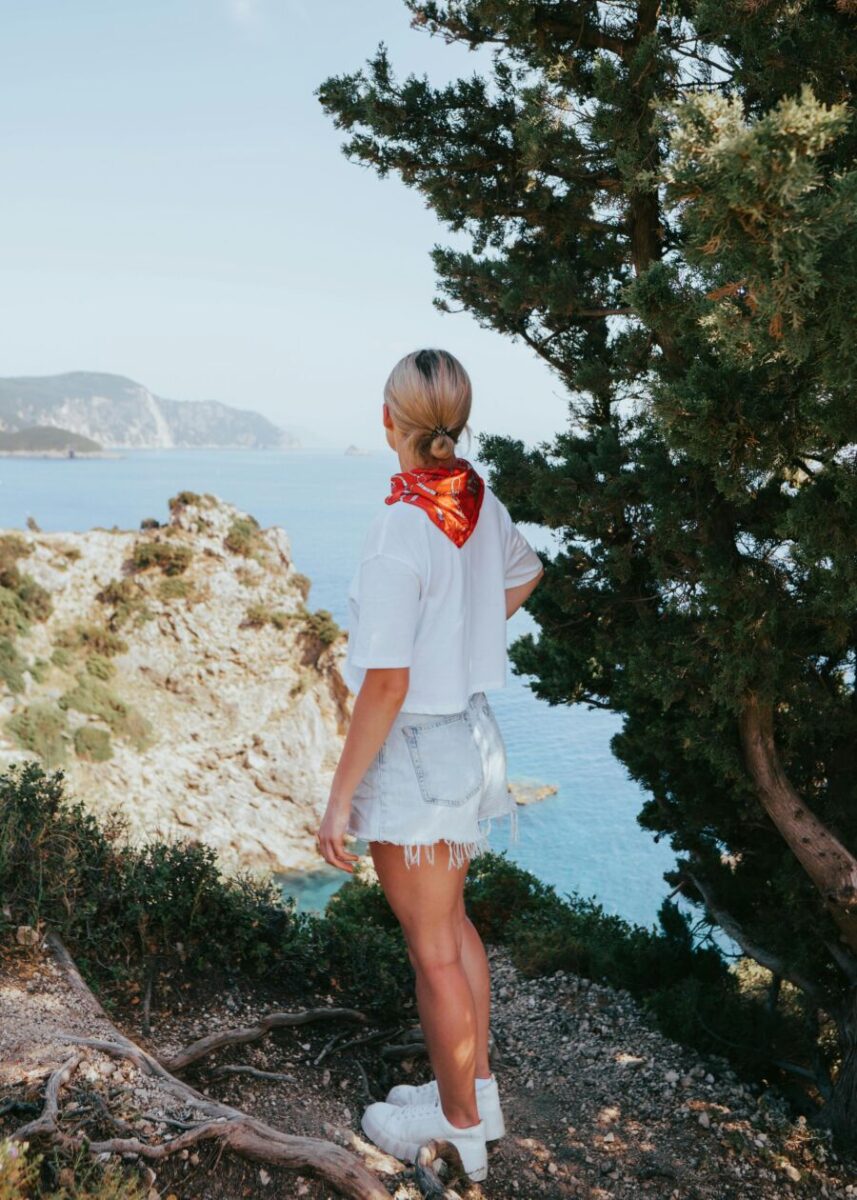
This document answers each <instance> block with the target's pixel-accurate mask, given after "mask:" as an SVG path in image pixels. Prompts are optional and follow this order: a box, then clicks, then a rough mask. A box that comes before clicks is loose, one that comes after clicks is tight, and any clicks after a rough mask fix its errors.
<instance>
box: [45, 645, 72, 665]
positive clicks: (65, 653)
mask: <svg viewBox="0 0 857 1200" xmlns="http://www.w3.org/2000/svg"><path fill="white" fill-rule="evenodd" d="M51 662H52V663H53V664H54V666H55V667H59V669H60V670H61V671H67V670H68V669H69V667H70V666H71V665H72V664H73V663H74V655H73V654H72V652H71V651H70V650H68V649H67V648H66V647H65V646H57V647H56V648H55V649H54V651H53V652H52V654H51Z"/></svg>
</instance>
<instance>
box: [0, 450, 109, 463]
mask: <svg viewBox="0 0 857 1200" xmlns="http://www.w3.org/2000/svg"><path fill="white" fill-rule="evenodd" d="M124 457H125V455H124V454H114V453H112V452H111V451H109V450H90V451H87V450H75V451H74V452H73V453H69V451H68V450H0V458H52V459H58V460H60V461H62V462H76V461H77V460H78V459H92V458H102V459H104V458H106V459H114V458H124Z"/></svg>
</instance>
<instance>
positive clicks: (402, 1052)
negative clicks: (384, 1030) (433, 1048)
mask: <svg viewBox="0 0 857 1200" xmlns="http://www.w3.org/2000/svg"><path fill="white" fill-rule="evenodd" d="M427 1053H428V1051H427V1050H426V1044H425V1042H405V1043H404V1045H397V1046H382V1047H381V1057H382V1058H384V1059H387V1060H388V1061H393V1060H397V1059H400V1058H419V1057H420V1056H421V1055H424V1054H427Z"/></svg>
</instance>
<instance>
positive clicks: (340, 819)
mask: <svg viewBox="0 0 857 1200" xmlns="http://www.w3.org/2000/svg"><path fill="white" fill-rule="evenodd" d="M350 813H351V805H350V804H342V803H341V802H340V801H337V800H334V799H333V797H331V798H330V800H328V802H327V808H326V809H325V813H324V817H323V818H322V821H321V825H320V826H319V829H318V833H317V834H316V839H317V841H318V848H319V850H320V851H321V853H322V854H323V855H324V857H325V859H326V860H327V862H329V863H330V865H331V866H332V867H338V868H339V870H340V871H347V872H348V873H349V875H353V874H354V868H353V867H352V866H351V865H350V864H351V863H355V862H357V860H358V858H359V857H360V856H359V855H358V854H352V853H351V851H350V850H346V849H345V830H346V829H347V828H348V818H349V816H350Z"/></svg>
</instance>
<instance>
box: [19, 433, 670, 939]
mask: <svg viewBox="0 0 857 1200" xmlns="http://www.w3.org/2000/svg"><path fill="white" fill-rule="evenodd" d="M471 457H472V458H473V456H471ZM473 461H475V458H474V459H473ZM397 466H398V461H397V459H396V458H395V457H394V455H393V454H392V452H387V453H377V454H373V455H366V456H354V457H349V456H345V455H343V454H340V453H321V452H299V453H282V452H277V451H270V452H268V451H240V450H235V451H219V450H218V451H182V450H171V451H136V452H131V453H128V454H127V455H126V456H125V457H123V458H121V459H104V460H92V461H87V462H83V461H79V460H78V461H65V460H57V461H50V460H40V459H17V460H16V459H3V460H0V525H2V526H3V527H5V528H10V527H17V528H22V527H23V526H24V524H25V522H26V518H27V516H28V515H31V516H33V517H34V518H35V519H36V520H37V521H38V523H39V525H40V526H41V528H42V529H44V530H46V531H58V530H84V529H89V528H91V527H92V526H94V525H101V526H106V527H108V528H109V527H111V526H113V525H118V526H119V527H120V528H128V529H135V528H137V527H138V526H139V524H140V521H141V520H142V519H143V518H144V517H157V518H158V519H159V520H165V519H166V516H167V500H168V498H169V497H170V496H172V495H174V494H175V493H176V492H178V491H181V490H182V489H189V490H192V491H208V492H214V493H215V494H216V495H218V496H220V497H221V498H222V499H224V500H228V501H231V502H232V503H233V504H236V505H238V507H239V508H242V509H244V510H245V511H248V512H250V513H252V514H253V516H255V517H256V518H257V519H258V520H259V521H260V522H261V523H262V524H263V525H281V526H282V527H283V528H284V529H285V530H286V531H287V532H288V534H289V537H290V540H291V543H292V551H293V556H294V560H295V564H296V566H297V568H298V569H299V570H301V571H303V572H304V573H305V574H307V575H309V577H310V578H311V579H312V581H313V583H312V591H311V593H310V597H309V604H310V606H311V607H314V608H326V609H329V610H330V612H332V613H333V615H334V617H335V618H336V619H337V620H338V621H339V622H340V623H341V624H344V623H345V597H346V590H347V586H348V581H349V579H350V577H351V574H352V571H353V569H354V565H355V562H356V558H357V554H358V552H359V549H360V544H361V540H362V536H363V531H364V529H365V528H366V525H367V524H368V522H369V520H370V518H371V516H372V515H373V514H374V513H375V512H376V511H377V506H378V505H379V504H381V503H383V497H384V496H386V495H387V494H388V491H389V477H390V475H391V474H392V472H393V470H395V469H396V468H397ZM522 528H523V529H524V532H525V533H526V535H527V536H528V538H529V540H530V541H531V542H532V543H533V545H535V546H537V547H538V548H540V549H542V548H543V549H550V546H551V541H550V537H549V535H545V534H544V533H543V531H539V530H535V529H533V528H531V527H526V526H524V527H522ZM535 628H536V627H535V625H534V623H533V622H532V620H531V618H530V617H529V614H527V613H526V612H523V611H519V612H518V613H516V614H515V616H514V617H513V618H512V620H511V621H510V622H509V637H510V640H511V639H512V638H514V637H515V636H518V635H519V634H521V633H523V632H525V631H526V630H528V629H535ZM489 698H490V700H491V704H492V706H493V708H494V711H495V713H496V715H497V720H498V722H499V724H500V727H501V729H502V731H503V735H504V738H505V740H506V745H507V748H508V755H509V774H510V776H511V777H512V778H515V777H525V778H529V779H536V780H539V781H541V782H544V783H551V784H555V785H556V786H557V787H558V789H559V790H558V793H557V795H555V796H552V797H550V798H549V799H547V800H544V801H541V802H540V803H538V804H534V805H529V806H526V807H523V808H520V809H519V826H520V839H519V842H518V843H517V844H515V845H513V846H512V847H510V848H509V850H510V857H512V858H514V859H515V860H516V861H517V862H519V863H520V864H521V865H522V866H524V867H526V868H527V869H528V870H530V871H532V872H533V873H534V874H536V875H538V876H539V878H541V879H543V880H544V881H545V882H547V883H551V884H554V885H555V886H556V887H557V888H558V889H559V891H560V892H562V893H571V892H577V893H579V894H580V895H582V896H586V897H594V898H595V899H597V900H598V901H599V902H600V903H601V904H602V905H603V907H604V909H605V910H606V911H607V912H610V913H616V914H618V915H620V916H623V917H625V918H627V919H628V920H632V921H636V922H640V923H642V924H645V925H649V924H651V923H652V922H653V921H654V920H655V919H656V911H657V908H658V905H659V904H660V902H661V900H662V899H663V898H664V896H665V895H666V894H667V891H668V888H667V885H666V884H665V883H664V880H663V878H662V875H663V872H664V870H665V869H667V868H668V867H670V866H671V865H672V863H673V854H672V852H671V851H670V849H669V847H668V846H667V845H666V844H665V843H655V842H654V840H653V838H652V836H651V834H649V833H648V832H646V831H645V830H643V829H641V828H640V826H639V825H638V824H637V822H636V814H637V812H638V811H639V808H640V803H641V800H642V795H641V792H640V789H639V788H638V787H637V785H636V784H635V783H633V782H632V781H631V780H630V779H629V778H628V776H627V773H626V772H625V770H624V768H623V767H622V766H621V764H620V763H618V762H617V761H616V759H615V758H613V756H612V755H611V753H610V747H609V742H610V738H611V736H612V734H613V733H614V732H616V730H617V729H618V728H619V726H620V723H621V722H620V719H619V718H618V717H616V716H614V715H612V714H611V713H605V712H603V711H597V710H593V711H588V710H587V709H586V708H584V707H582V706H575V707H573V708H569V707H560V706H557V707H551V706H549V705H548V704H546V703H545V702H543V701H540V700H537V699H536V698H535V696H533V694H532V692H531V691H530V689H529V688H528V686H527V681H526V679H524V678H521V677H517V676H514V675H512V673H511V670H510V672H509V686H508V687H507V688H506V689H504V690H500V691H495V692H491V693H490V694H489ZM492 844H493V846H494V848H495V849H498V850H502V849H506V848H507V842H506V834H505V831H502V830H499V829H498V830H497V832H496V833H495V834H492ZM343 878H344V876H343V875H342V874H341V873H339V872H334V871H332V870H331V872H330V873H329V874H328V873H326V872H320V873H318V874H315V873H314V874H313V875H310V876H303V877H300V878H292V877H290V878H289V880H288V885H287V886H288V890H289V891H290V892H293V893H294V894H296V895H297V896H298V898H299V902H300V903H302V904H303V905H304V906H305V907H318V906H320V905H321V904H323V902H324V900H325V899H326V898H327V896H328V895H329V894H330V893H331V892H332V891H333V890H334V888H335V887H336V886H337V885H338V884H339V883H340V881H341V880H342V879H343Z"/></svg>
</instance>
